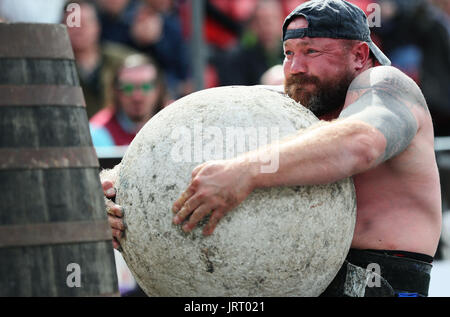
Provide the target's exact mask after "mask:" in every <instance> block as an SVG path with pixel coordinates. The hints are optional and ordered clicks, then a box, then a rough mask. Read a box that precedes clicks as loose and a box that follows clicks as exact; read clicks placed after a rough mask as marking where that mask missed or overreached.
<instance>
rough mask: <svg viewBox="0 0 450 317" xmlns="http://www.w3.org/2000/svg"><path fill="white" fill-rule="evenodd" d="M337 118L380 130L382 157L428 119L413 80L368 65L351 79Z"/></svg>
mask: <svg viewBox="0 0 450 317" xmlns="http://www.w3.org/2000/svg"><path fill="white" fill-rule="evenodd" d="M340 118H347V119H354V120H359V121H363V122H365V123H368V124H369V125H371V126H372V127H374V128H376V129H377V130H378V131H379V132H381V133H382V134H383V136H384V138H385V139H386V149H385V154H384V156H383V160H387V159H389V158H391V157H393V156H395V155H397V154H399V153H400V152H402V151H403V150H404V149H405V148H406V147H407V146H408V145H409V144H410V142H411V141H412V140H413V139H414V137H415V136H416V134H417V132H418V131H419V130H420V128H421V127H422V125H423V124H424V122H426V121H427V120H430V119H429V112H428V108H427V105H426V102H425V98H424V97H423V95H422V92H421V91H420V88H419V87H418V86H417V84H416V83H415V82H414V81H413V80H412V79H411V78H409V77H408V76H407V75H405V74H404V73H402V72H401V71H400V70H398V69H396V68H394V67H389V66H379V67H374V68H371V69H369V70H367V71H365V72H363V73H361V74H360V75H359V76H357V77H356V78H355V79H354V80H353V82H352V83H351V85H350V87H349V90H348V93H347V98H346V102H345V106H344V110H343V111H342V112H341V114H340ZM427 118H428V119H427Z"/></svg>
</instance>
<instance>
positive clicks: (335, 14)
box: [283, 0, 391, 65]
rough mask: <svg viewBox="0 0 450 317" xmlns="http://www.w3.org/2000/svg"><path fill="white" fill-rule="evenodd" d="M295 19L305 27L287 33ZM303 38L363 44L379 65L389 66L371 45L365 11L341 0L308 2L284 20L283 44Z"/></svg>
mask: <svg viewBox="0 0 450 317" xmlns="http://www.w3.org/2000/svg"><path fill="white" fill-rule="evenodd" d="M296 17H304V18H305V19H306V20H307V21H308V27H307V28H301V29H291V30H288V29H287V27H288V25H289V23H290V22H291V21H292V20H293V19H295V18H296ZM303 37H326V38H333V39H349V40H359V41H364V42H366V43H367V44H368V45H369V48H370V50H371V51H372V53H373V55H374V56H375V58H376V59H377V60H378V62H379V63H380V64H381V65H391V61H390V60H389V58H388V57H387V56H386V55H384V53H383V52H382V51H381V50H380V49H379V48H378V47H377V46H376V45H375V43H373V42H372V39H371V38H370V29H369V23H368V22H367V16H366V14H365V13H364V11H363V10H361V9H360V8H358V7H357V6H355V5H354V4H351V3H349V2H347V1H344V0H310V1H307V2H304V3H302V4H301V5H299V6H298V7H297V8H295V9H294V10H293V11H292V12H291V13H290V14H289V15H288V16H287V17H286V19H285V20H284V23H283V41H286V40H288V39H293V38H303Z"/></svg>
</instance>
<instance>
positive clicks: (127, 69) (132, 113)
mask: <svg viewBox="0 0 450 317" xmlns="http://www.w3.org/2000/svg"><path fill="white" fill-rule="evenodd" d="M113 85H114V89H113V91H114V92H113V94H114V96H113V105H111V106H110V107H107V108H105V109H102V110H100V111H99V112H97V113H96V114H95V115H94V116H93V117H92V118H91V119H90V121H89V123H90V128H91V135H92V141H93V143H94V146H95V147H102V146H120V145H128V144H130V143H131V141H132V140H133V138H134V137H135V136H136V133H137V132H138V131H139V130H140V129H141V128H142V127H143V126H144V124H145V123H146V122H147V121H148V120H149V119H150V118H151V117H153V116H154V115H155V114H156V113H157V112H158V111H159V110H161V109H162V108H163V106H164V105H165V104H166V99H167V98H166V88H165V85H164V80H163V79H162V73H161V71H160V70H159V69H158V67H157V66H156V64H155V63H154V62H153V61H152V60H151V59H149V58H148V57H147V56H144V55H141V54H134V55H130V56H128V57H127V58H125V59H124V62H123V64H122V65H121V67H119V68H118V71H117V72H116V75H115V78H114V81H113Z"/></svg>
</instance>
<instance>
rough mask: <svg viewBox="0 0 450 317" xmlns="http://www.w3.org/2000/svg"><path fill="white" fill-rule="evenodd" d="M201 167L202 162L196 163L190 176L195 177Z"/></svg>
mask: <svg viewBox="0 0 450 317" xmlns="http://www.w3.org/2000/svg"><path fill="white" fill-rule="evenodd" d="M202 168H203V164H201V165H198V166H197V167H196V168H194V170H193V171H192V174H191V177H192V178H195V176H197V174H198V172H200V170H201V169H202Z"/></svg>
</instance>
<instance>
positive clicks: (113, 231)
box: [111, 228, 123, 239]
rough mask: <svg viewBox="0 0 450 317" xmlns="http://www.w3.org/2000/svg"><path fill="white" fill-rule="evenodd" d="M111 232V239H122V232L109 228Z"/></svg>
mask: <svg viewBox="0 0 450 317" xmlns="http://www.w3.org/2000/svg"><path fill="white" fill-rule="evenodd" d="M111 231H112V235H113V238H117V239H120V238H122V237H123V231H120V230H117V229H114V228H111Z"/></svg>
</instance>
